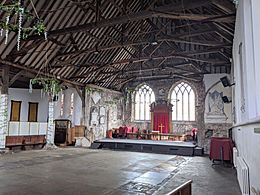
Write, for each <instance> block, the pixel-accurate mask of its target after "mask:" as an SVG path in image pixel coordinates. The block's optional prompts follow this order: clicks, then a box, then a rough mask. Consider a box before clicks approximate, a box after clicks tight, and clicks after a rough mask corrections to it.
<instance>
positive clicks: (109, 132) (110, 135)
mask: <svg viewBox="0 0 260 195" xmlns="http://www.w3.org/2000/svg"><path fill="white" fill-rule="evenodd" d="M112 134H113V130H112V129H110V130H108V131H107V135H106V137H107V138H109V139H112V138H113V136H112Z"/></svg>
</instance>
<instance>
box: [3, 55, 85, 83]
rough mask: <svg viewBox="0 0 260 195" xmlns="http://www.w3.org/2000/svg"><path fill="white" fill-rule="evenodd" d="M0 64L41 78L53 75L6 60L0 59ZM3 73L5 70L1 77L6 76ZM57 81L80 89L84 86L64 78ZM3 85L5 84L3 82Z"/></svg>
mask: <svg viewBox="0 0 260 195" xmlns="http://www.w3.org/2000/svg"><path fill="white" fill-rule="evenodd" d="M0 64H5V65H7V66H8V68H9V67H15V68H18V69H20V70H25V71H28V72H31V73H34V74H39V75H42V76H48V77H51V78H52V77H53V74H50V73H43V72H39V70H36V69H31V68H28V67H26V66H24V65H21V64H18V63H13V62H9V61H7V60H2V59H0ZM4 70H5V69H4ZM5 72H7V70H6V71H3V73H2V76H3V75H6V73H5ZM57 79H58V78H57ZM3 80H4V79H3ZM58 80H60V81H63V82H65V83H68V84H72V85H78V86H81V87H82V86H84V85H83V84H82V83H78V82H74V81H71V80H68V79H65V78H60V79H58ZM3 83H4V84H5V83H6V82H5V81H4V82H3ZM7 83H9V78H8V82H7Z"/></svg>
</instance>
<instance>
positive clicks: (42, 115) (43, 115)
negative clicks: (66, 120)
mask: <svg viewBox="0 0 260 195" xmlns="http://www.w3.org/2000/svg"><path fill="white" fill-rule="evenodd" d="M11 100H14V101H22V104H21V113H20V121H23V122H25V121H28V109H29V102H38V103H39V105H38V122H46V121H47V118H48V98H47V96H43V97H41V90H36V89H34V90H33V92H32V93H29V90H28V89H17V88H10V89H9V97H8V119H9V120H10V113H11Z"/></svg>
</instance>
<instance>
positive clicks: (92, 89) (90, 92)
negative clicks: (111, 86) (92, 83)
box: [85, 86, 102, 94]
mask: <svg viewBox="0 0 260 195" xmlns="http://www.w3.org/2000/svg"><path fill="white" fill-rule="evenodd" d="M85 90H86V93H87V94H92V93H94V92H102V90H101V89H95V88H92V87H88V86H87V87H85Z"/></svg>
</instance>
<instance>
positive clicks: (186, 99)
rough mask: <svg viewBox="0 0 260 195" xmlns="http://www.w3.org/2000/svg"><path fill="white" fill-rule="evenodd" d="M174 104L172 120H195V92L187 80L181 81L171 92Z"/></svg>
mask: <svg viewBox="0 0 260 195" xmlns="http://www.w3.org/2000/svg"><path fill="white" fill-rule="evenodd" d="M171 103H172V105H173V108H172V109H173V112H172V120H176V121H194V120H195V93H194V91H193V89H192V88H191V86H190V85H189V84H187V83H185V82H181V83H179V84H178V85H177V86H176V87H174V89H173V90H172V93H171Z"/></svg>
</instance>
